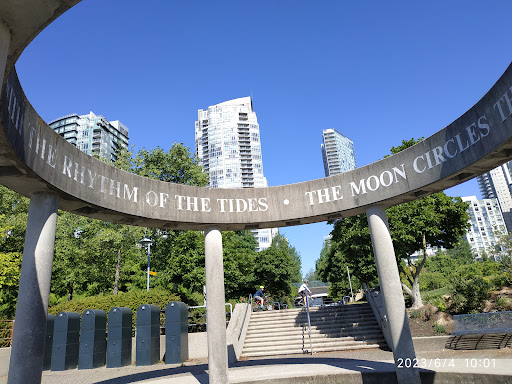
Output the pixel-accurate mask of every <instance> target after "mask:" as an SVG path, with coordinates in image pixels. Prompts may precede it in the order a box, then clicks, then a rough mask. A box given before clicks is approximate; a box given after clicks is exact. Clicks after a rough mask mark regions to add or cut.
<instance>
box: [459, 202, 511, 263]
mask: <svg viewBox="0 0 512 384" xmlns="http://www.w3.org/2000/svg"><path fill="white" fill-rule="evenodd" d="M462 200H463V201H465V202H467V203H468V204H469V208H468V212H469V214H470V215H471V218H470V223H471V227H470V228H469V229H468V232H467V233H466V235H465V236H464V237H465V239H466V240H467V242H468V243H469V245H470V246H471V248H472V249H473V250H474V251H475V253H476V255H477V257H479V258H480V257H482V255H483V254H484V252H485V253H486V254H487V255H495V254H496V245H497V243H498V241H499V237H500V235H506V234H507V233H508V231H507V228H506V227H505V222H504V219H503V216H502V214H501V209H500V207H499V204H498V201H497V200H496V199H482V200H478V199H477V198H476V196H468V197H463V198H462Z"/></svg>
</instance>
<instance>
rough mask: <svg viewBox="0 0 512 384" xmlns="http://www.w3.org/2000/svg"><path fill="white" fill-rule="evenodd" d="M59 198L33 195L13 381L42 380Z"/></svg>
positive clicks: (11, 373)
mask: <svg viewBox="0 0 512 384" xmlns="http://www.w3.org/2000/svg"><path fill="white" fill-rule="evenodd" d="M58 201H59V200H58V197H57V196H56V195H54V194H52V193H46V192H37V193H34V194H33V195H32V197H31V198H30V207H29V210H28V222H27V232H26V235H25V248H24V250H23V262H22V264H21V276H20V286H19V292H18V302H17V305H16V319H15V320H16V321H15V322H14V331H13V339H12V346H11V360H10V364H9V378H8V383H9V384H25V383H39V382H41V373H42V370H43V358H44V343H45V334H46V317H47V313H48V298H49V296H50V282H51V278H52V264H53V250H54V246H55V229H56V225H57V208H58Z"/></svg>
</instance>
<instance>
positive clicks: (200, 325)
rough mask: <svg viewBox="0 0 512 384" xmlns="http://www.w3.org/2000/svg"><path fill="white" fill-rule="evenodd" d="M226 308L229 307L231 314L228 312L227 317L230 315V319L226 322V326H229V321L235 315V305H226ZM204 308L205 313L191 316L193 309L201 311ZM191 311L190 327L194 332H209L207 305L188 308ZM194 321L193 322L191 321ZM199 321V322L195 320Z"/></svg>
mask: <svg viewBox="0 0 512 384" xmlns="http://www.w3.org/2000/svg"><path fill="white" fill-rule="evenodd" d="M224 306H229V312H226V315H229V316H228V317H229V319H228V320H226V324H229V320H231V316H232V315H233V304H231V303H225V304H224ZM199 308H204V313H196V314H192V315H190V310H191V309H192V310H193V309H199ZM188 310H189V316H188V318H189V323H188V327H189V328H192V329H193V330H194V331H196V332H197V331H199V332H204V331H206V330H207V327H208V322H207V321H206V306H205V305H196V306H191V307H188ZM202 318H204V321H199V320H200V319H202ZM190 319H192V322H191V321H190ZM195 319H197V320H195Z"/></svg>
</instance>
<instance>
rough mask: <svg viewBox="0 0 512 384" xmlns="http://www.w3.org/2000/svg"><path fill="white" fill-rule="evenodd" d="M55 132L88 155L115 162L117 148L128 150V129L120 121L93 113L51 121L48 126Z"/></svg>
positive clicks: (67, 116)
mask: <svg viewBox="0 0 512 384" xmlns="http://www.w3.org/2000/svg"><path fill="white" fill-rule="evenodd" d="M49 126H50V128H52V129H53V130H54V131H55V132H57V133H58V134H60V135H61V136H62V137H63V138H64V139H66V140H67V141H69V142H70V143H71V144H73V145H74V146H75V147H77V148H78V149H80V150H81V151H82V152H85V153H87V154H89V155H93V154H98V155H99V156H100V157H102V158H105V159H108V160H111V161H115V160H116V159H117V156H116V151H117V150H118V149H119V148H121V147H122V148H128V128H127V127H126V126H125V125H124V124H122V123H121V122H120V121H118V120H116V121H108V120H107V119H105V118H104V117H103V116H97V115H95V114H94V113H93V112H90V113H89V114H88V115H82V116H79V115H77V114H76V113H75V114H71V115H66V116H63V117H60V118H58V119H56V120H53V121H52V122H50V124H49Z"/></svg>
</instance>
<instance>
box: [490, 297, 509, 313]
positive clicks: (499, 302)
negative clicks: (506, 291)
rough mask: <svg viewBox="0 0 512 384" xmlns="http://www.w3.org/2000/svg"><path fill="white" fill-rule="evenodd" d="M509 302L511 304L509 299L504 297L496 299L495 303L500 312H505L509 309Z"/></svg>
mask: <svg viewBox="0 0 512 384" xmlns="http://www.w3.org/2000/svg"><path fill="white" fill-rule="evenodd" d="M508 302H509V299H507V298H506V297H502V296H497V297H496V298H495V299H494V303H495V304H496V307H498V309H499V310H500V311H504V310H506V309H507V307H508Z"/></svg>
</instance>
